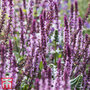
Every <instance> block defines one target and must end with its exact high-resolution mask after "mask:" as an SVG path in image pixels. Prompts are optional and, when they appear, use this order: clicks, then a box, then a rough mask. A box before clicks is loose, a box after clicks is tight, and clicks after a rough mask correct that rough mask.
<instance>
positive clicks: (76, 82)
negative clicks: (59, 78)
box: [70, 75, 83, 90]
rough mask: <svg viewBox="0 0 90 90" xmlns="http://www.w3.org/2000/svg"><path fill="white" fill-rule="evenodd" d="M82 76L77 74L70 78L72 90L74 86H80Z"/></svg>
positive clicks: (77, 89)
mask: <svg viewBox="0 0 90 90" xmlns="http://www.w3.org/2000/svg"><path fill="white" fill-rule="evenodd" d="M82 78H83V76H82V75H78V76H77V77H76V78H74V79H71V80H70V83H71V89H72V90H74V88H76V90H80V88H82Z"/></svg>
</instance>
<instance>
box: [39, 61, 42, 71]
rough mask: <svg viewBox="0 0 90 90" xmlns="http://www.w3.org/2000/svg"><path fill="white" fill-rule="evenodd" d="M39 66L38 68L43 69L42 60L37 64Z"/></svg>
mask: <svg viewBox="0 0 90 90" xmlns="http://www.w3.org/2000/svg"><path fill="white" fill-rule="evenodd" d="M39 68H40V70H42V69H43V62H42V61H41V62H40V64H39Z"/></svg>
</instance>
